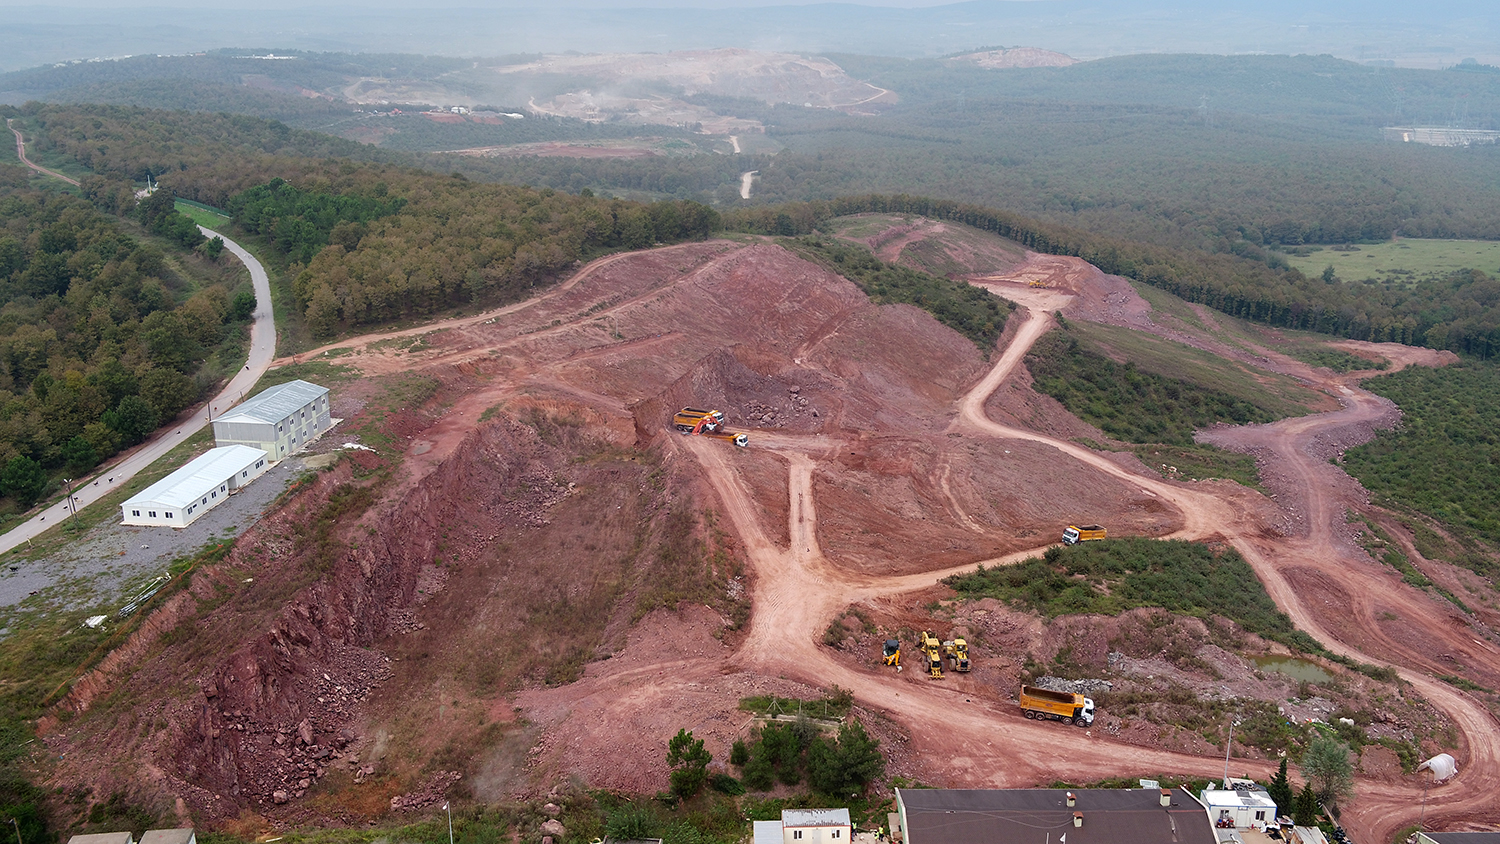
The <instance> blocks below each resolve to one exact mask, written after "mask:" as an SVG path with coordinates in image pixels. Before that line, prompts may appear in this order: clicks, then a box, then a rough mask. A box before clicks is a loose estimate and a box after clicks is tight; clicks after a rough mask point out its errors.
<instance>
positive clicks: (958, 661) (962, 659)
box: [943, 639, 969, 673]
mask: <svg viewBox="0 0 1500 844" xmlns="http://www.w3.org/2000/svg"><path fill="white" fill-rule="evenodd" d="M943 653H945V654H947V656H948V661H949V664H950V665H952V666H953V670H954V671H958V672H963V673H967V672H968V670H969V643H968V642H967V641H965V640H963V639H949V640H947V641H945V642H943Z"/></svg>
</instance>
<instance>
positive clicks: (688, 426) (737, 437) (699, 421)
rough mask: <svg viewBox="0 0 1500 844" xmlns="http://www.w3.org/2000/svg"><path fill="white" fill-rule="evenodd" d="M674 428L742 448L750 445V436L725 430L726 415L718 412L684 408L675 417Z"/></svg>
mask: <svg viewBox="0 0 1500 844" xmlns="http://www.w3.org/2000/svg"><path fill="white" fill-rule="evenodd" d="M672 427H674V428H676V429H677V430H678V431H680V432H682V433H684V434H687V435H689V436H694V437H708V438H709V439H714V440H728V441H729V442H732V443H734V444H735V445H737V446H739V447H740V448H744V447H745V446H748V445H749V444H750V435H749V434H743V433H741V434H737V433H734V432H733V431H726V430H724V414H723V412H722V411H718V410H701V409H699V408H696V407H684V408H683V409H682V410H679V411H677V413H676V414H675V415H673V417H672Z"/></svg>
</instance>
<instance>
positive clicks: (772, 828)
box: [751, 821, 781, 844]
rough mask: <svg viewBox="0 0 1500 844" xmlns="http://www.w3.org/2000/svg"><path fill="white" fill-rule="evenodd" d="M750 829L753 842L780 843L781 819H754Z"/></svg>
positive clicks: (760, 843) (762, 843) (758, 843)
mask: <svg viewBox="0 0 1500 844" xmlns="http://www.w3.org/2000/svg"><path fill="white" fill-rule="evenodd" d="M751 829H752V830H753V832H754V837H753V838H752V839H751V840H752V841H754V842H755V844H781V821H755V825H754V826H752V827H751Z"/></svg>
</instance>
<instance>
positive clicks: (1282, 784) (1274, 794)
mask: <svg viewBox="0 0 1500 844" xmlns="http://www.w3.org/2000/svg"><path fill="white" fill-rule="evenodd" d="M1266 793H1268V794H1269V795H1270V796H1271V799H1272V800H1273V801H1275V802H1276V812H1277V814H1278V816H1280V815H1291V814H1292V783H1291V781H1290V780H1289V779H1287V775H1286V757H1285V756H1283V757H1282V758H1281V767H1280V768H1278V769H1277V770H1276V776H1274V777H1272V778H1271V784H1270V785H1268V786H1266Z"/></svg>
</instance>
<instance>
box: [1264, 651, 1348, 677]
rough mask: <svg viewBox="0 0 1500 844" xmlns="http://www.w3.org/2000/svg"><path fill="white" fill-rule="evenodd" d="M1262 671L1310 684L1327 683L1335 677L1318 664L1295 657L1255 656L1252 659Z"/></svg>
mask: <svg viewBox="0 0 1500 844" xmlns="http://www.w3.org/2000/svg"><path fill="white" fill-rule="evenodd" d="M1250 659H1251V661H1253V662H1254V663H1255V664H1256V666H1257V667H1259V668H1260V670H1262V671H1274V672H1276V673H1277V674H1285V675H1286V676H1288V677H1291V678H1292V679H1294V680H1302V681H1305V682H1308V683H1326V682H1328V681H1329V680H1332V679H1333V675H1332V674H1329V673H1328V672H1327V671H1324V670H1323V669H1322V667H1321V666H1319V665H1318V664H1317V663H1315V662H1312V661H1310V660H1306V659H1299V658H1298V657H1295V656H1279V655H1276V654H1271V655H1268V656H1253V657H1251V658H1250Z"/></svg>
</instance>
